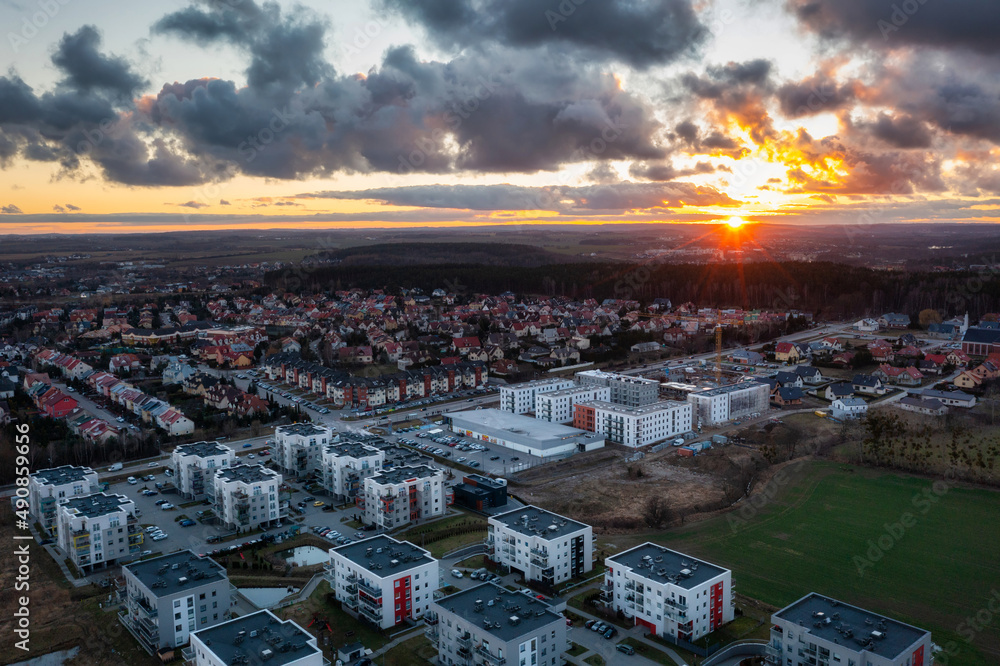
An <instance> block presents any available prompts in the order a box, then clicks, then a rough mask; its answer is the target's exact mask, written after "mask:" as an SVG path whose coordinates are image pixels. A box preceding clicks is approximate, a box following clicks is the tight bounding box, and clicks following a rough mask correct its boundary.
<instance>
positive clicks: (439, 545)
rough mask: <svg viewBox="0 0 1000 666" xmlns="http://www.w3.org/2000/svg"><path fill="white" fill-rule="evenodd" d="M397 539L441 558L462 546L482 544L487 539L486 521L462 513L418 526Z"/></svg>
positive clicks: (476, 516)
mask: <svg viewBox="0 0 1000 666" xmlns="http://www.w3.org/2000/svg"><path fill="white" fill-rule="evenodd" d="M395 538H397V539H399V540H401V541H409V542H410V543H413V544H415V545H417V546H420V547H421V548H426V549H427V550H428V551H430V553H431V555H433V556H434V557H441V556H442V555H444V554H445V553H449V552H451V551H453V550H455V549H457V548H461V547H462V546H469V545H472V544H474V543H482V541H483V539H485V538H486V520H485V519H484V518H483V517H482V516H478V515H475V514H471V513H461V514H459V515H457V516H449V517H448V518H444V519H443V520H438V521H435V522H433V523H430V524H428V525H418V526H417V527H413V528H411V529H409V530H407V531H406V532H403V533H402V534H400V535H397V536H396V537H395Z"/></svg>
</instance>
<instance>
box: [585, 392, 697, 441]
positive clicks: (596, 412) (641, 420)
mask: <svg viewBox="0 0 1000 666" xmlns="http://www.w3.org/2000/svg"><path fill="white" fill-rule="evenodd" d="M692 413H693V409H692V406H691V405H690V404H689V403H686V402H678V401H674V400H670V401H664V402H654V403H651V404H649V405H646V406H644V407H625V406H624V405H616V404H614V403H610V402H584V403H580V404H578V405H576V407H575V408H574V412H573V426H574V427H577V428H581V429H583V430H589V431H591V432H596V433H598V434H600V435H603V436H604V437H605V438H607V439H608V440H609V441H612V442H616V443H618V444H622V445H623V446H628V447H631V448H636V447H639V446H646V445H647V444H654V443H656V442H662V441H663V440H665V439H670V438H673V437H678V436H680V435H683V434H684V433H687V432H690V431H691V420H692Z"/></svg>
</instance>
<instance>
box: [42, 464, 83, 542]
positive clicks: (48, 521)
mask: <svg viewBox="0 0 1000 666" xmlns="http://www.w3.org/2000/svg"><path fill="white" fill-rule="evenodd" d="M98 490H99V485H98V481H97V472H95V471H94V470H92V469H91V468H89V467H76V466H74V465H63V466H62V467H52V468H50V469H40V470H38V471H37V472H35V473H34V474H32V475H31V476H29V477H28V511H30V512H31V515H32V516H34V517H35V519H36V520H37V521H38V522H39V523H40V524H41V526H42V529H43V530H45V531H46V532H48V533H49V534H54V533H55V532H56V528H57V527H58V520H57V518H58V515H59V503H60V502H62V501H63V500H65V499H69V498H71V497H80V496H82V495H91V494H93V493H96V492H97V491H98Z"/></svg>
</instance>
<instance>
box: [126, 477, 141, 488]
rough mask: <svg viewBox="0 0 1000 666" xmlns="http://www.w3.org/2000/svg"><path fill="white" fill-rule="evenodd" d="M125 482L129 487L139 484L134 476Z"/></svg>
mask: <svg viewBox="0 0 1000 666" xmlns="http://www.w3.org/2000/svg"><path fill="white" fill-rule="evenodd" d="M125 480H126V481H128V484H129V485H130V486H134V485H135V484H137V483H139V480H138V479H137V478H135V477H134V476H130V477H128V478H127V479H125Z"/></svg>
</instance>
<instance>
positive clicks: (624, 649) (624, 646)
mask: <svg viewBox="0 0 1000 666" xmlns="http://www.w3.org/2000/svg"><path fill="white" fill-rule="evenodd" d="M615 649H616V650H618V651H619V652H621V653H623V654H627V655H633V654H635V648H634V647H632V646H631V645H629V644H628V643H619V644H618V645H616V646H615Z"/></svg>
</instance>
